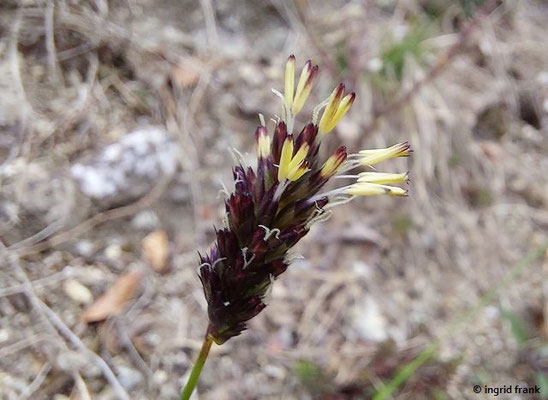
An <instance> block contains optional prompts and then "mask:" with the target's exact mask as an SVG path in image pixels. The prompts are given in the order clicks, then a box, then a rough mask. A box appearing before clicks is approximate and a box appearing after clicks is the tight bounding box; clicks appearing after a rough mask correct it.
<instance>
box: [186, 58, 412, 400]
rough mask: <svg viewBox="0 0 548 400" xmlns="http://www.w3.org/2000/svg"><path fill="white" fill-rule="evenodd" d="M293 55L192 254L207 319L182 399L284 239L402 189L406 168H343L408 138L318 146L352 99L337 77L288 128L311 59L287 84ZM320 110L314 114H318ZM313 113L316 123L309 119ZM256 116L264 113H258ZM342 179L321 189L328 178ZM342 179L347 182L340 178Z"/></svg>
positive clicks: (282, 265)
mask: <svg viewBox="0 0 548 400" xmlns="http://www.w3.org/2000/svg"><path fill="white" fill-rule="evenodd" d="M295 75H296V71H295V57H294V56H290V57H289V59H288V61H287V64H286V66H285V85H284V94H281V93H279V92H277V91H274V92H275V93H276V94H277V95H278V96H279V97H280V98H281V100H282V103H283V104H282V111H283V112H282V118H281V119H280V120H278V121H277V122H276V123H275V126H274V129H273V133H272V134H269V132H268V129H267V127H266V126H264V122H263V125H261V126H259V127H258V128H257V130H256V132H255V138H256V147H257V164H256V166H254V167H252V166H246V165H244V164H243V162H242V163H241V164H239V165H236V166H235V167H234V169H233V176H234V191H233V192H232V193H231V194H230V195H229V196H228V198H227V200H226V201H225V209H226V218H225V225H224V226H223V227H222V228H221V229H219V230H217V231H216V240H215V243H214V244H213V246H212V247H211V249H210V250H209V252H208V253H207V254H204V255H201V256H200V267H199V276H200V280H201V282H202V285H203V289H204V294H205V298H206V300H207V305H208V317H209V324H208V329H207V333H206V338H205V341H204V345H203V348H202V351H201V352H200V355H199V357H198V361H197V362H196V365H195V367H194V369H193V371H192V373H191V376H190V378H189V381H188V383H187V386H186V387H185V389H184V391H183V393H182V395H181V399H183V400H184V399H188V398H189V397H190V395H191V393H192V390H193V389H194V386H195V385H196V382H197V380H198V376H199V374H200V371H201V368H202V367H203V365H204V362H205V359H206V357H207V354H208V352H209V348H210V347H211V344H212V343H213V342H215V343H217V344H223V343H224V342H226V341H227V340H229V339H230V338H232V337H234V336H237V335H239V334H240V333H241V332H242V331H243V330H245V329H246V323H247V322H248V321H249V320H250V319H251V318H253V317H255V316H256V315H257V314H259V313H260V312H261V311H262V310H263V309H264V308H265V307H266V303H265V297H266V295H267V294H268V292H269V290H270V288H271V286H272V284H273V282H274V281H275V280H276V278H277V277H278V276H279V275H280V274H282V273H283V272H284V271H285V270H286V269H287V267H288V266H289V263H290V258H291V254H290V251H291V249H292V247H293V246H294V245H295V244H296V243H297V242H298V241H299V240H301V239H302V238H303V237H304V236H305V235H306V234H307V233H308V232H309V230H310V228H311V226H312V225H313V224H314V223H316V222H318V221H322V220H325V219H326V218H327V217H328V216H329V213H330V211H329V209H330V208H332V207H334V206H336V205H338V204H342V203H345V202H348V201H350V200H352V199H353V198H354V197H356V196H369V195H378V194H388V195H394V196H405V195H407V190H405V189H403V188H400V187H398V186H392V185H395V184H400V183H406V182H408V174H407V173H403V174H388V173H380V172H358V173H357V174H343V173H348V172H350V171H355V170H357V169H363V166H364V165H365V166H369V165H372V164H376V163H380V162H381V161H385V160H388V159H391V158H395V157H403V156H408V155H409V153H410V149H409V144H408V143H401V144H397V145H395V146H392V147H389V148H388V149H376V150H363V151H360V152H359V153H357V154H348V153H347V151H346V148H345V147H344V146H339V148H338V149H337V150H336V151H335V153H334V154H332V155H331V156H330V157H327V158H326V159H322V157H321V156H320V146H321V144H322V140H324V139H325V138H326V137H327V136H326V135H327V134H328V133H329V132H331V131H333V130H334V129H335V127H336V126H337V124H338V122H339V121H340V120H341V119H342V118H343V117H344V115H345V114H346V113H347V112H348V110H349V109H350V107H351V106H352V104H353V102H354V100H355V97H356V96H355V94H354V93H345V86H344V85H343V84H340V85H338V86H337V87H336V88H335V89H334V90H333V92H332V93H331V95H330V96H329V98H328V99H327V100H326V101H324V102H322V103H321V104H320V105H319V106H317V107H316V108H315V110H314V113H313V115H312V116H311V118H310V122H309V123H307V124H305V125H304V127H302V129H301V130H300V132H298V133H297V132H294V129H293V126H294V122H295V116H296V115H297V114H298V113H300V112H301V111H302V109H303V107H304V105H305V103H306V101H307V99H308V97H309V95H310V93H311V90H312V86H313V83H314V81H315V79H316V78H317V75H318V67H317V66H313V65H312V63H311V62H310V61H307V62H306V64H305V66H304V68H303V69H302V71H301V74H300V78H299V81H298V83H297V85H296V86H295ZM320 113H321V118H320ZM318 119H319V123H317V121H318ZM262 120H264V119H262ZM335 178H341V179H344V180H346V181H347V184H345V185H342V186H340V187H336V188H334V189H331V190H329V191H325V190H324V187H325V185H326V183H327V182H328V181H333V182H341V180H339V179H335ZM348 180H350V182H348Z"/></svg>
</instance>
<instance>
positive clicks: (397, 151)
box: [360, 142, 409, 165]
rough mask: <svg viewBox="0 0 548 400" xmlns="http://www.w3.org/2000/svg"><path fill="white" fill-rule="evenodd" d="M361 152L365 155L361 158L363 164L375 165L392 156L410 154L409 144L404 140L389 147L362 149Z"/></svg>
mask: <svg viewBox="0 0 548 400" xmlns="http://www.w3.org/2000/svg"><path fill="white" fill-rule="evenodd" d="M360 154H361V155H363V157H362V158H361V159H360V163H361V164H362V165H373V164H377V163H380V162H382V161H386V160H389V159H391V158H396V157H405V156H408V155H409V144H408V143H405V142H404V143H398V144H395V145H394V146H391V147H388V148H387V149H374V150H362V151H360Z"/></svg>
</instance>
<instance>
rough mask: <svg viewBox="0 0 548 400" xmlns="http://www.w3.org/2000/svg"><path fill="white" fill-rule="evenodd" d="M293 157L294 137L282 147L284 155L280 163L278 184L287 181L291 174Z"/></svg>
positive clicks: (282, 154)
mask: <svg viewBox="0 0 548 400" xmlns="http://www.w3.org/2000/svg"><path fill="white" fill-rule="evenodd" d="M292 156H293V137H291V136H288V137H287V138H286V139H285V141H284V144H283V146H282V153H281V155H280V163H279V165H278V182H282V181H284V180H285V179H287V175H288V174H289V163H290V162H291V158H292Z"/></svg>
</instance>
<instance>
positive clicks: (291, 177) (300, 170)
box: [287, 166, 310, 182]
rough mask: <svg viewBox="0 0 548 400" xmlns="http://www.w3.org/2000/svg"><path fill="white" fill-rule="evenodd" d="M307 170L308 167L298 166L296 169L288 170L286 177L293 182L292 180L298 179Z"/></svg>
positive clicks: (308, 169)
mask: <svg viewBox="0 0 548 400" xmlns="http://www.w3.org/2000/svg"><path fill="white" fill-rule="evenodd" d="M308 171H310V168H306V167H303V166H300V167H298V168H297V169H296V170H294V171H292V172H290V173H289V175H288V177H287V179H289V180H290V181H292V182H294V181H296V180H298V179H299V178H300V177H301V176H303V175H304V174H306V173H307V172H308Z"/></svg>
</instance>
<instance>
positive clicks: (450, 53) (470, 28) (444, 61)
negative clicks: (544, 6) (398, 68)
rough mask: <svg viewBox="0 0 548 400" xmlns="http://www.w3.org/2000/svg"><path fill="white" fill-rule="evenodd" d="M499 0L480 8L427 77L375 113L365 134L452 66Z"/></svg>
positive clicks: (365, 129) (486, 3) (366, 127)
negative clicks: (452, 62)
mask: <svg viewBox="0 0 548 400" xmlns="http://www.w3.org/2000/svg"><path fill="white" fill-rule="evenodd" d="M498 4H499V3H498V0H487V1H486V2H485V3H484V4H483V6H482V7H480V8H479V9H478V10H477V12H476V14H475V16H474V18H473V19H472V20H471V21H470V22H468V23H467V24H466V25H465V26H464V28H463V29H462V30H461V31H460V32H459V36H458V40H457V41H456V42H455V44H453V45H452V46H451V47H450V48H449V50H447V52H446V53H445V54H444V55H443V56H442V57H440V59H439V60H438V62H437V63H436V65H434V67H433V68H432V69H431V70H430V71H429V72H428V73H427V74H426V76H425V77H424V78H423V79H421V80H419V81H416V82H415V83H414V84H413V85H412V86H411V87H410V88H409V89H408V90H407V91H405V92H404V93H402V94H401V95H400V96H398V97H397V98H396V99H394V100H393V101H392V102H391V103H390V104H388V105H386V106H385V107H383V108H381V109H380V110H377V111H375V112H374V115H373V118H372V119H371V121H370V122H369V124H368V125H366V126H365V128H364V129H363V132H364V133H369V132H371V131H373V130H374V129H375V128H376V127H377V124H378V122H379V121H380V120H381V118H384V117H386V116H388V115H390V114H393V113H394V112H396V111H397V110H399V109H400V108H401V107H403V106H404V105H406V104H407V103H408V102H409V101H410V100H411V99H412V98H413V97H415V95H416V94H417V93H418V92H419V91H420V90H421V89H422V87H423V86H425V85H426V84H428V83H430V82H432V81H433V80H434V79H436V78H437V77H438V75H440V74H441V73H442V72H443V71H444V70H445V69H446V68H447V67H448V66H449V65H450V64H451V61H452V60H453V59H454V58H455V56H456V55H457V54H459V52H460V51H461V50H462V49H463V47H464V46H465V45H466V43H467V41H468V38H469V37H470V35H471V34H472V32H474V30H475V29H476V28H477V27H478V26H479V25H481V23H482V22H483V21H484V20H485V18H486V17H487V16H489V14H491V13H492V12H493V11H494V10H495V9H496V7H497V6H498Z"/></svg>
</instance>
